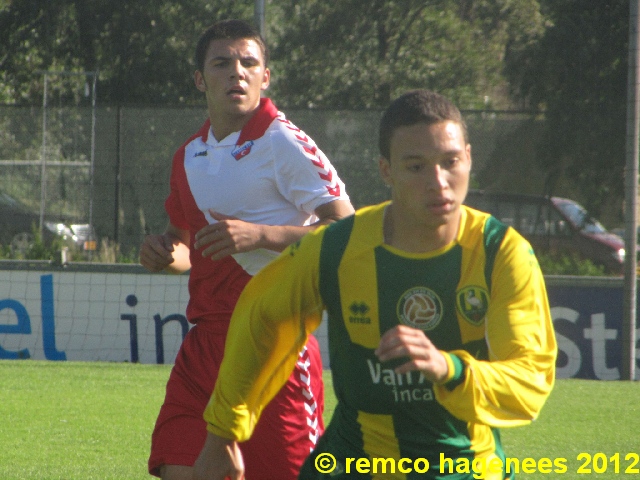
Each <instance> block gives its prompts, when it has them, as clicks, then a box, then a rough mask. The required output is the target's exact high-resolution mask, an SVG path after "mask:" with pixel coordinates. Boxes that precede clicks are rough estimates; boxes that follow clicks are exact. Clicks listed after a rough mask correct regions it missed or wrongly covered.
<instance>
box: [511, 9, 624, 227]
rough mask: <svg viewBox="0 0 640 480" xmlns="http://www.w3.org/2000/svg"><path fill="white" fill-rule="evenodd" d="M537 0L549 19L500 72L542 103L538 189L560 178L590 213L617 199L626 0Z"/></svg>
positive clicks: (525, 96) (551, 189)
mask: <svg viewBox="0 0 640 480" xmlns="http://www.w3.org/2000/svg"><path fill="white" fill-rule="evenodd" d="M541 4H542V5H543V7H544V9H543V11H544V12H545V14H546V17H547V19H548V22H549V26H548V28H547V29H546V31H545V34H544V36H543V37H542V39H541V40H540V41H539V42H535V43H533V44H530V45H529V46H528V47H527V48H525V50H524V51H522V52H521V55H519V56H518V57H517V58H514V59H513V61H512V62H510V63H509V64H508V75H509V78H510V80H511V85H512V88H513V90H514V92H515V93H516V94H517V95H518V96H519V97H520V98H521V99H522V100H523V101H525V102H526V103H527V104H528V105H530V106H531V107H532V108H542V109H544V110H545V119H546V122H545V132H544V135H543V137H542V139H541V141H540V143H539V145H538V146H537V149H536V153H537V155H536V156H537V158H538V160H539V161H540V163H539V166H540V167H541V168H542V169H543V170H544V171H546V172H547V178H548V182H547V188H546V190H547V191H546V193H547V194H554V193H556V192H557V188H560V185H559V182H560V181H561V180H562V179H565V180H566V181H567V182H568V184H569V186H568V187H567V186H565V189H566V188H572V193H573V192H575V194H572V195H571V196H572V197H573V198H576V199H578V200H579V201H580V202H581V203H583V204H584V205H585V206H586V207H587V209H588V210H589V211H591V212H593V213H594V214H595V215H596V216H598V215H599V214H600V213H601V210H602V208H603V207H604V206H605V205H607V204H609V205H615V206H616V207H618V206H619V205H621V204H622V200H623V192H624V188H623V179H624V162H625V134H626V127H625V124H626V94H627V88H626V85H627V75H628V71H627V69H628V58H627V57H628V36H629V2H619V1H618V2H605V1H589V2H586V1H583V0H564V1H557V0H544V1H542V2H541ZM618 208H619V207H618Z"/></svg>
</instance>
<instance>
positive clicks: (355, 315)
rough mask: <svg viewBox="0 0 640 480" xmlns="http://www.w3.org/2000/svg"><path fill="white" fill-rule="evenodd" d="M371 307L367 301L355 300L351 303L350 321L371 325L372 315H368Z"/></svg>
mask: <svg viewBox="0 0 640 480" xmlns="http://www.w3.org/2000/svg"><path fill="white" fill-rule="evenodd" d="M369 310H371V308H370V307H369V305H367V304H366V303H365V302H362V301H359V302H353V303H352V304H351V305H349V312H350V313H351V315H349V323H362V324H366V325H369V324H370V323H371V317H368V316H367V313H369Z"/></svg>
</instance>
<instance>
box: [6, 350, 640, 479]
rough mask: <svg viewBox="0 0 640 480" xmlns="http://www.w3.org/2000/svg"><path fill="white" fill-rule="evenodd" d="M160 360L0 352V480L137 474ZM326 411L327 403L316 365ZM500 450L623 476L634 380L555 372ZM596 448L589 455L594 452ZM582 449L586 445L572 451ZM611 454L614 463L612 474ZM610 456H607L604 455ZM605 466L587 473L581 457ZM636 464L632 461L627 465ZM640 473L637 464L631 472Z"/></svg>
mask: <svg viewBox="0 0 640 480" xmlns="http://www.w3.org/2000/svg"><path fill="white" fill-rule="evenodd" d="M169 370H170V367H169V366H154V365H131V364H116V363H80V362H46V361H33V360H26V361H0V379H1V380H0V381H1V383H0V422H1V423H0V480H21V479H33V480H49V479H59V480H62V479H64V480H76V479H77V480H90V479H96V480H108V479H113V480H137V479H148V478H150V477H149V476H148V475H147V473H146V461H147V454H148V450H149V436H150V434H151V430H152V428H153V423H154V420H155V416H156V414H157V412H158V408H159V407H160V403H161V402H162V398H163V394H164V385H165V382H166V380H167V377H168V375H169ZM325 380H326V384H327V398H326V411H325V415H326V417H327V419H328V417H329V416H330V414H331V412H333V408H334V406H335V399H334V398H333V395H332V389H331V381H330V377H329V376H328V375H325ZM503 439H504V444H505V450H506V454H507V456H508V457H511V458H515V459H518V460H519V461H520V462H521V461H522V460H524V459H525V458H533V459H535V462H538V461H539V460H540V459H541V458H549V459H550V460H551V462H553V461H554V460H556V459H560V458H565V459H566V462H565V465H566V468H567V472H566V473H564V474H562V475H560V474H554V473H550V474H546V475H545V474H525V475H520V476H519V478H526V479H543V478H544V479H547V480H548V479H553V478H561V479H572V478H576V479H577V478H584V477H585V476H596V477H598V478H618V477H620V476H622V477H623V478H628V477H629V476H632V477H633V476H634V475H630V474H625V473H624V471H625V469H627V468H629V467H633V465H632V464H633V459H634V457H633V456H629V458H628V459H627V460H625V456H626V455H627V454H635V455H640V382H635V383H632V382H598V381H584V380H561V381H558V382H557V386H556V388H555V390H554V391H553V393H552V395H551V397H550V399H549V401H548V403H547V405H546V406H545V408H544V409H543V411H542V414H541V416H540V418H539V419H538V420H537V421H536V422H535V423H534V424H532V425H531V426H528V427H523V428H517V429H513V430H503ZM597 453H601V454H603V455H604V456H603V455H599V456H597V457H594V455H595V454H597ZM581 454H589V455H591V457H590V461H589V462H587V460H588V457H586V456H583V457H579V456H580V455H581ZM615 454H619V461H618V463H619V468H620V473H619V474H617V475H616V474H614V466H615V457H614V455H615ZM612 457H614V458H612ZM594 458H595V460H596V461H595V468H596V469H602V468H603V466H606V467H607V471H606V472H605V473H602V474H598V475H596V474H595V473H593V474H592V475H589V474H586V475H585V474H579V473H577V471H578V469H579V468H580V466H581V465H582V464H584V463H585V462H586V465H585V466H586V467H589V468H591V469H592V470H593V468H594V465H593V461H594ZM635 467H636V468H638V469H640V463H638V464H637V465H635ZM635 475H636V476H637V477H638V478H640V473H637V474H635Z"/></svg>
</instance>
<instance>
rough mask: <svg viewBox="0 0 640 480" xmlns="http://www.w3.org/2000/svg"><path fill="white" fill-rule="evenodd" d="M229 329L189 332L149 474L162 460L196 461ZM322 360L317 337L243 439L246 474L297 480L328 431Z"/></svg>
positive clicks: (158, 430)
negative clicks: (304, 465) (326, 429)
mask: <svg viewBox="0 0 640 480" xmlns="http://www.w3.org/2000/svg"><path fill="white" fill-rule="evenodd" d="M225 338H226V333H225V334H221V333H220V332H213V331H208V330H207V329H206V327H204V326H202V325H197V326H195V327H193V328H192V329H191V330H190V331H189V332H188V333H187V336H186V337H185V339H184V341H183V342H182V345H181V347H180V351H179V352H178V355H177V357H176V362H175V365H174V367H173V369H172V370H171V375H170V376H169V381H168V383H167V392H166V396H165V400H164V404H163V405H162V407H161V408H160V414H159V415H158V419H157V421H156V426H155V429H154V431H153V435H152V438H151V455H150V457H149V473H151V474H152V475H155V476H159V474H160V467H161V466H162V465H186V466H192V465H193V464H194V463H195V461H196V459H197V458H198V455H200V450H202V446H203V445H204V441H205V438H206V435H207V430H206V422H205V421H204V419H203V418H202V414H203V413H204V409H205V407H206V406H207V403H208V402H209V398H210V397H211V393H212V392H213V387H214V385H215V381H216V378H217V376H218V369H219V368H220V363H221V361H222V355H223V353H224V342H225ZM323 410H324V384H323V383H322V359H321V357H320V348H319V346H318V342H317V340H316V339H315V337H313V336H310V337H309V341H308V343H307V345H306V347H305V348H304V349H303V351H302V352H301V353H300V357H299V359H298V363H297V364H296V367H295V369H294V371H293V373H292V374H291V377H289V380H288V382H287V383H286V384H285V386H284V387H283V388H282V390H280V392H279V393H278V394H277V395H276V396H275V397H274V399H273V400H272V401H271V402H270V403H269V405H268V406H267V407H266V408H265V409H264V411H263V413H262V415H261V417H260V421H259V422H258V425H257V426H256V429H255V431H254V434H253V436H252V437H251V439H250V440H248V441H247V442H244V443H241V444H240V449H241V450H242V454H243V457H244V463H245V471H246V478H247V479H250V480H294V479H296V478H297V477H298V472H299V470H300V467H301V466H302V463H303V462H304V460H305V458H307V456H308V455H309V453H310V452H311V450H312V449H313V448H314V446H315V444H316V440H317V439H318V437H319V436H320V434H321V433H322V432H323V431H324V423H323V421H322V412H323Z"/></svg>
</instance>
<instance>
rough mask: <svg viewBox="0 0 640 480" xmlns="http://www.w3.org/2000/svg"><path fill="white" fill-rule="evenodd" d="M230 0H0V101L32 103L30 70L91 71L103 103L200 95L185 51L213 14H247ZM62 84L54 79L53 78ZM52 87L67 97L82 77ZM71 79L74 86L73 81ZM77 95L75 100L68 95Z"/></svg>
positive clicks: (38, 84)
mask: <svg viewBox="0 0 640 480" xmlns="http://www.w3.org/2000/svg"><path fill="white" fill-rule="evenodd" d="M238 3H240V2H234V1H233V0H219V1H217V2H208V1H206V0H191V1H189V2H178V1H175V0H127V1H114V0H57V1H51V0H21V1H14V2H9V3H5V4H4V6H3V5H2V4H0V83H1V84H3V85H5V87H4V89H3V90H2V91H0V101H5V102H9V103H20V102H25V103H35V102H36V101H37V100H36V99H38V98H41V95H42V79H41V76H40V75H38V74H37V72H38V71H41V70H47V71H52V70H53V71H60V70H64V71H67V72H83V71H96V70H98V71H99V83H98V92H99V98H100V100H101V101H103V102H105V103H145V104H149V103H174V104H175V103H182V102H189V101H194V100H197V101H200V95H198V94H197V91H196V90H195V88H194V87H193V80H192V73H193V71H194V70H195V63H194V61H193V59H192V56H193V49H194V46H195V43H196V40H197V38H198V35H199V34H200V32H201V31H202V30H203V29H204V28H205V27H206V26H207V25H208V24H210V23H212V22H213V21H214V19H216V18H228V17H243V18H251V12H252V10H251V8H252V6H251V5H249V6H248V5H244V4H240V5H238ZM60 82H62V81H60ZM67 82H68V83H69V85H63V84H62V83H59V84H58V85H56V87H57V88H58V89H59V90H61V91H63V92H64V93H63V94H62V95H63V96H65V95H66V97H68V99H72V98H71V97H73V96H74V95H77V92H79V91H82V88H81V85H82V84H83V83H84V79H81V78H77V79H76V80H75V82H76V84H73V81H71V80H67ZM78 83H79V84H78ZM76 100H77V99H76Z"/></svg>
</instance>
